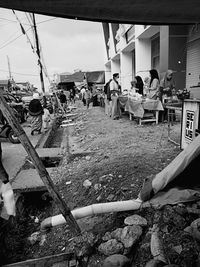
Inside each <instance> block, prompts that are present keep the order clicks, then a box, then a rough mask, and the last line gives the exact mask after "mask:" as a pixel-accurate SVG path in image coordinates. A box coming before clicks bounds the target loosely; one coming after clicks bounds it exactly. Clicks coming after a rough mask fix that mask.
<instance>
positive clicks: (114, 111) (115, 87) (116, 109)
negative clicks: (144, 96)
mask: <svg viewBox="0 0 200 267" xmlns="http://www.w3.org/2000/svg"><path fill="white" fill-rule="evenodd" d="M118 81H119V73H114V74H113V79H112V81H111V82H110V94H111V99H112V108H111V118H112V119H113V120H117V119H119V118H120V117H121V110H120V106H119V101H118V96H119V95H120V94H121V88H120V85H119V82H118Z"/></svg>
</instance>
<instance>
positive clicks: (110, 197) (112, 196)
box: [107, 194, 115, 201]
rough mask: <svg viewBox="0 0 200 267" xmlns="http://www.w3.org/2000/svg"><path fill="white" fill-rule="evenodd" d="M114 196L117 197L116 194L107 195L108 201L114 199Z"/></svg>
mask: <svg viewBox="0 0 200 267" xmlns="http://www.w3.org/2000/svg"><path fill="white" fill-rule="evenodd" d="M114 197H115V195H113V194H110V195H109V196H108V197H107V200H108V201H112V200H113V198H114Z"/></svg>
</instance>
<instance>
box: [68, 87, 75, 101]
mask: <svg viewBox="0 0 200 267" xmlns="http://www.w3.org/2000/svg"><path fill="white" fill-rule="evenodd" d="M69 100H70V102H71V104H72V103H73V104H75V90H74V89H70V91H69Z"/></svg>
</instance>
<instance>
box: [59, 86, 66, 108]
mask: <svg viewBox="0 0 200 267" xmlns="http://www.w3.org/2000/svg"><path fill="white" fill-rule="evenodd" d="M60 104H61V106H62V108H63V110H64V111H66V106H67V97H66V95H65V94H64V92H63V90H61V92H60Z"/></svg>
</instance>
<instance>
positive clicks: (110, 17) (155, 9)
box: [0, 0, 200, 25]
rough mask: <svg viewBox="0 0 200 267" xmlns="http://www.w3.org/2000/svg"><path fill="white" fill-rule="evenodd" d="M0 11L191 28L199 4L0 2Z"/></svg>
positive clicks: (178, 0) (180, 0) (176, 0)
mask: <svg viewBox="0 0 200 267" xmlns="http://www.w3.org/2000/svg"><path fill="white" fill-rule="evenodd" d="M0 7H3V8H10V9H15V10H20V11H25V12H33V13H38V14H43V15H49V16H55V17H63V18H71V19H83V20H90V21H102V22H114V23H130V24H151V25H153V24H195V23H199V22H200V4H199V0H151V1H149V0H115V1H113V0H34V1H27V0H9V1H8V0H0Z"/></svg>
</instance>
